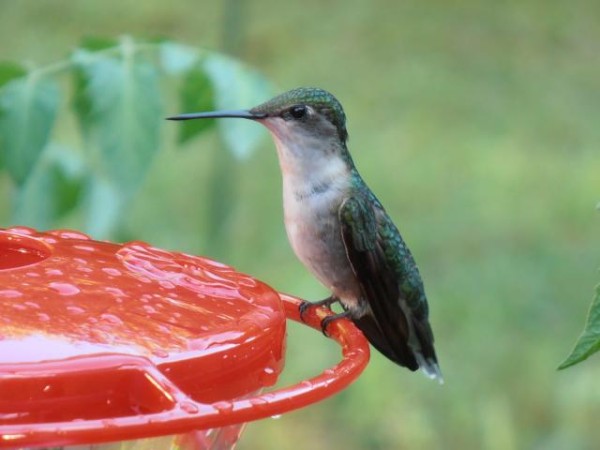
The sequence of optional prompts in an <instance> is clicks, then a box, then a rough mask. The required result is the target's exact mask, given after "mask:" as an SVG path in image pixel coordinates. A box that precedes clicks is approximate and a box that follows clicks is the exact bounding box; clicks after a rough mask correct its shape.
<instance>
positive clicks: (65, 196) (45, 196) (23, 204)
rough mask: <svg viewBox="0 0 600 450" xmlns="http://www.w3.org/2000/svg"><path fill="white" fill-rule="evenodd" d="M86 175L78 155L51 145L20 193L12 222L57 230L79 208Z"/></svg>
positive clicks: (20, 189)
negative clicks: (63, 217) (82, 184)
mask: <svg viewBox="0 0 600 450" xmlns="http://www.w3.org/2000/svg"><path fill="white" fill-rule="evenodd" d="M83 172H84V170H83V161H82V160H81V157H80V156H79V155H78V154H77V153H75V152H73V151H71V150H69V149H67V148H64V147H60V146H58V145H55V144H51V145H50V146H49V147H48V148H47V149H46V150H45V151H44V152H43V154H42V156H41V157H40V161H39V163H38V164H37V165H36V167H35V169H34V170H33V171H32V173H31V175H30V176H29V177H28V178H27V181H26V182H25V184H24V185H23V186H21V187H20V188H19V190H18V192H17V197H16V201H15V206H14V211H13V216H12V218H11V221H12V223H15V224H19V225H27V226H31V227H34V228H38V229H48V228H53V227H55V226H56V220H57V219H59V218H60V217H61V216H63V215H64V214H65V213H67V212H68V211H70V210H72V209H73V208H74V207H75V206H76V204H77V201H78V199H79V194H80V192H81V182H82V179H83Z"/></svg>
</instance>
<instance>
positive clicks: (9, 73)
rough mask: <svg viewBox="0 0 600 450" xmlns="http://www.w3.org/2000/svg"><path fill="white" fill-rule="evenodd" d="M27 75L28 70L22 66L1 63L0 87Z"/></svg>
mask: <svg viewBox="0 0 600 450" xmlns="http://www.w3.org/2000/svg"><path fill="white" fill-rule="evenodd" d="M26 73H27V72H26V70H25V69H24V68H23V67H22V66H21V65H20V64H15V63H13V62H2V63H0V87H2V86H4V85H5V84H6V83H8V82H9V81H11V80H13V79H15V78H19V77H22V76H24V75H25V74H26Z"/></svg>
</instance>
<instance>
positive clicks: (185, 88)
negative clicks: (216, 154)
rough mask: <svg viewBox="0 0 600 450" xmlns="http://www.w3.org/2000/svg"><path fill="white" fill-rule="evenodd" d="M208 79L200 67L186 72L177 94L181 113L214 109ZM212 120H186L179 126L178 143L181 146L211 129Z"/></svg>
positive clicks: (213, 123)
mask: <svg viewBox="0 0 600 450" xmlns="http://www.w3.org/2000/svg"><path fill="white" fill-rule="evenodd" d="M213 98H214V92H213V88H212V84H211V82H210V79H209V78H208V76H207V75H206V73H205V72H204V70H203V68H202V67H201V66H196V67H194V68H193V69H192V70H190V71H188V72H187V74H186V75H185V78H184V79H183V84H182V86H181V90H180V92H179V103H180V105H181V111H182V112H194V111H212V110H213V109H214V108H215V105H214V102H213ZM214 125H215V121H214V120H186V121H183V122H182V123H180V124H179V126H178V127H177V128H178V130H179V131H178V132H179V137H178V142H179V143H180V144H183V143H184V142H187V141H188V140H190V139H191V138H193V137H195V136H197V135H198V134H200V133H202V132H203V131H205V130H207V129H210V128H212V127H213V126H214Z"/></svg>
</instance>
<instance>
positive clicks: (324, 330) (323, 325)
mask: <svg viewBox="0 0 600 450" xmlns="http://www.w3.org/2000/svg"><path fill="white" fill-rule="evenodd" d="M348 317H350V312H349V311H344V312H342V313H339V314H333V315H331V316H327V317H325V318H324V319H323V320H321V332H322V333H323V334H324V335H325V337H329V334H328V333H327V327H328V326H329V324H330V323H331V322H333V321H334V320H338V319H346V318H348Z"/></svg>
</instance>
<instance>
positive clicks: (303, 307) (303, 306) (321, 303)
mask: <svg viewBox="0 0 600 450" xmlns="http://www.w3.org/2000/svg"><path fill="white" fill-rule="evenodd" d="M339 301H340V299H339V298H337V297H336V296H335V295H331V296H329V297H327V298H325V299H323V300H319V301H318V302H307V301H304V302H302V304H300V306H299V307H298V309H299V310H300V320H302V322H304V314H306V311H307V310H308V308H312V307H313V306H314V307H317V306H326V307H327V308H330V309H331V305H333V304H334V303H338V302H339Z"/></svg>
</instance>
